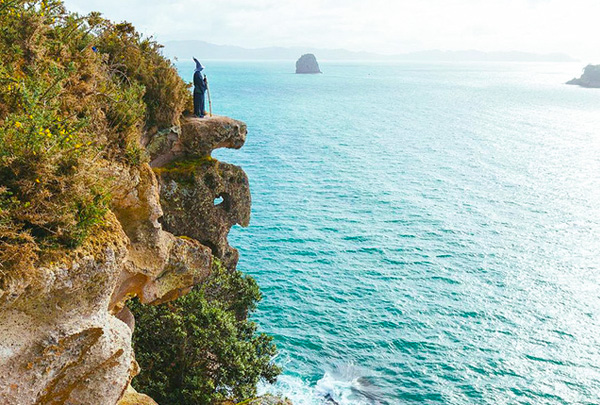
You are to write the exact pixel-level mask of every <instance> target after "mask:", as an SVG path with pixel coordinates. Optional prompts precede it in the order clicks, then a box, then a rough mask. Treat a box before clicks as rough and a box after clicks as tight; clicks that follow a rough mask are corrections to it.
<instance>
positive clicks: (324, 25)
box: [66, 0, 600, 59]
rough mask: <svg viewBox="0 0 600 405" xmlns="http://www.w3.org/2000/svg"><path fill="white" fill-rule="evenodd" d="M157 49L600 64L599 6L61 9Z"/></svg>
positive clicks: (548, 1) (177, 3)
mask: <svg viewBox="0 0 600 405" xmlns="http://www.w3.org/2000/svg"><path fill="white" fill-rule="evenodd" d="M66 4H67V6H68V7H69V8H70V9H72V10H74V11H78V12H83V13H85V12H89V11H91V10H99V11H102V12H103V13H104V14H105V15H106V16H107V17H109V18H111V19H113V20H117V21H121V20H128V21H131V22H133V23H134V24H135V25H136V26H137V27H138V28H139V29H140V30H142V31H143V32H144V33H146V34H149V35H154V36H155V37H157V38H158V39H159V40H161V41H167V40H172V39H199V40H205V41H208V42H213V43H218V44H232V45H241V46H245V47H262V46H274V45H275V46H296V45H299V46H314V47H328V48H336V47H340V48H347V49H352V50H364V51H374V52H382V53H399V52H407V51H414V50H423V49H432V48H436V49H447V50H458V49H480V50H490V51H494V50H521V51H529V52H539V53H546V52H566V53H570V54H572V55H574V56H580V57H584V58H588V57H589V58H592V57H596V56H597V57H599V59H600V35H597V28H596V27H597V16H598V15H600V2H598V1H597V0H571V1H569V2H565V1H563V0H503V1H491V0H421V1H400V0H369V1H364V0H361V1H359V0H303V1H287V0H252V1H250V0H219V1H212V2H208V1H198V0H161V1H158V0H146V1H141V0H133V1H128V2H127V4H126V5H125V6H124V5H123V4H124V2H123V1H122V0H120V1H119V0H103V1H99V0H67V1H66Z"/></svg>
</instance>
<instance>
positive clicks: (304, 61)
mask: <svg viewBox="0 0 600 405" xmlns="http://www.w3.org/2000/svg"><path fill="white" fill-rule="evenodd" d="M296 73H301V74H314V73H323V72H321V69H319V64H318V63H317V58H316V57H315V55H313V54H312V53H307V54H304V55H302V56H301V57H300V59H298V60H297V61H296Z"/></svg>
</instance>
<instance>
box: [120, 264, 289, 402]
mask: <svg viewBox="0 0 600 405" xmlns="http://www.w3.org/2000/svg"><path fill="white" fill-rule="evenodd" d="M259 299H260V293H259V290H258V286H257V285H256V282H255V281H254V280H253V279H252V278H251V277H246V276H243V275H242V273H240V272H239V271H237V270H236V271H233V272H232V271H229V270H227V269H225V268H224V267H223V266H222V265H221V264H220V262H219V261H218V260H216V259H215V264H214V265H213V273H212V275H211V276H210V278H209V280H208V281H207V282H205V283H203V284H202V285H200V286H197V287H196V288H195V289H194V290H193V291H192V292H190V293H189V294H187V295H185V296H184V297H181V298H179V299H178V300H176V301H174V302H169V303H166V304H162V305H158V306H151V307H148V306H143V305H141V304H139V302H137V301H134V302H131V303H130V308H131V309H132V312H133V313H134V315H135V318H136V325H137V326H136V330H135V332H134V348H135V351H136V359H137V361H138V362H139V364H140V367H141V372H140V374H139V375H138V376H137V377H136V378H135V379H134V380H133V385H134V387H135V388H136V389H137V390H138V391H140V392H143V393H145V394H147V395H150V396H151V397H152V398H154V399H155V400H156V401H157V402H158V403H160V404H163V405H169V404H172V405H186V404H189V405H192V404H207V405H208V404H215V403H220V402H222V401H225V400H235V401H241V400H243V399H247V398H251V397H253V396H254V395H256V384H257V383H258V381H259V380H260V379H264V380H266V381H268V382H274V380H275V378H276V377H277V375H278V374H279V372H280V370H279V368H278V367H277V366H276V365H274V364H273V363H272V361H271V359H272V357H273V356H274V355H275V352H276V350H275V345H274V344H273V343H272V338H271V337H269V336H267V335H264V334H257V333H256V324H254V323H253V322H250V321H248V320H247V319H246V314H247V312H248V311H251V310H253V309H254V308H255V306H256V302H257V301H258V300H259Z"/></svg>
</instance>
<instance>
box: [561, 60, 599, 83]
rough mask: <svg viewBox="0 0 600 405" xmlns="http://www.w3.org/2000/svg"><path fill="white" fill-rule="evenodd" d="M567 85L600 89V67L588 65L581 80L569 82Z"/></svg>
mask: <svg viewBox="0 0 600 405" xmlns="http://www.w3.org/2000/svg"><path fill="white" fill-rule="evenodd" d="M567 84H576V85H579V86H581V87H595V88H600V65H587V66H586V67H585V68H584V69H583V74H582V75H581V77H580V78H579V79H577V78H574V79H573V80H569V81H568V82H567Z"/></svg>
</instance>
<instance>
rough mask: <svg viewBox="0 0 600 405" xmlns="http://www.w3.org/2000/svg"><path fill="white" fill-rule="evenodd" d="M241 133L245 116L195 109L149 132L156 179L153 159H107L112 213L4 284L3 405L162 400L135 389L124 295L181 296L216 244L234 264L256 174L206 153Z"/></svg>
mask: <svg viewBox="0 0 600 405" xmlns="http://www.w3.org/2000/svg"><path fill="white" fill-rule="evenodd" d="M157 137H158V138H157ZM160 137H164V139H159V138H160ZM245 137H246V126H245V124H243V123H241V122H240V121H235V120H231V119H229V118H224V117H215V118H213V119H207V120H199V119H187V120H184V121H183V124H182V130H181V134H179V133H177V130H176V129H170V130H169V131H168V132H164V131H163V132H160V131H158V132H157V135H155V136H154V137H153V138H152V139H150V141H149V143H148V147H149V148H150V154H151V155H152V156H153V157H154V160H153V163H154V164H155V165H156V164H157V162H159V163H160V162H163V163H164V164H166V166H164V167H160V168H157V169H156V173H158V175H159V176H158V178H157V175H156V174H155V172H154V171H153V170H152V169H151V167H150V166H149V165H147V164H146V165H141V166H139V167H134V168H131V167H128V166H126V165H124V164H121V163H118V162H108V161H106V162H104V163H103V164H104V170H105V171H106V176H107V177H110V178H113V179H114V189H113V190H111V191H112V195H113V201H112V207H111V211H110V212H109V213H108V215H107V220H106V223H105V224H104V225H103V226H101V227H99V228H98V229H97V230H96V231H95V232H94V234H93V235H92V236H91V237H90V238H89V240H87V241H86V243H85V244H84V246H81V247H80V248H79V249H77V250H76V251H75V252H73V253H72V254H69V255H65V257H63V258H61V259H60V260H57V261H55V262H48V263H45V264H43V265H40V266H39V267H38V268H36V271H35V277H32V278H31V279H30V280H28V281H27V283H21V284H14V285H13V286H12V287H10V286H9V291H4V292H3V296H2V300H1V301H0V404H89V405H95V404H98V405H107V404H116V403H117V402H118V401H119V400H120V399H121V398H122V400H121V404H122V405H124V404H128V403H132V404H133V403H136V404H137V403H140V404H146V403H147V404H154V402H153V401H152V400H151V399H150V398H148V397H147V396H145V395H142V394H138V393H135V392H134V391H132V390H131V389H128V387H129V383H130V381H131V379H132V378H133V377H134V376H135V375H136V374H137V372H138V366H137V363H136V362H135V359H134V354H133V350H132V348H131V334H132V331H133V329H134V327H135V320H134V319H133V316H132V315H131V313H130V312H129V310H128V309H126V308H125V307H124V305H125V302H126V301H127V300H128V299H129V298H131V297H134V296H137V297H139V299H140V301H141V302H142V303H148V304H158V303H161V302H166V301H169V300H173V299H176V298H177V297H179V296H181V295H184V294H185V293H187V292H188V291H189V290H190V289H191V288H192V287H193V286H194V285H196V284H198V283H201V282H202V280H204V279H205V278H206V277H207V276H208V275H209V272H210V268H211V261H212V255H216V256H218V257H220V258H223V260H224V262H225V263H226V265H228V266H235V263H236V262H237V251H236V250H235V249H234V248H232V247H230V246H229V244H228V242H227V233H228V232H229V229H230V228H231V226H233V225H234V224H240V225H243V226H245V225H247V224H248V221H249V216H250V191H249V187H248V179H247V177H246V175H245V173H244V172H243V171H242V169H240V168H239V167H237V166H233V165H228V164H225V163H219V162H217V161H216V160H214V159H212V158H210V153H211V151H212V150H213V149H215V148H219V147H231V148H239V147H241V146H242V145H243V143H244V141H245ZM157 142H158V143H157ZM159 166H160V165H159ZM218 197H220V198H222V202H221V204H218V205H215V198H218Z"/></svg>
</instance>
